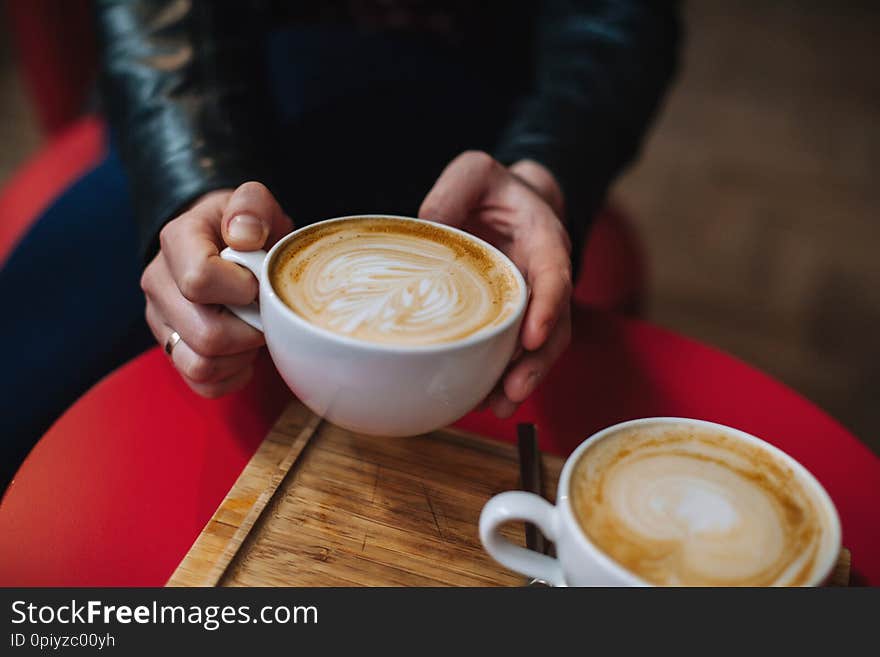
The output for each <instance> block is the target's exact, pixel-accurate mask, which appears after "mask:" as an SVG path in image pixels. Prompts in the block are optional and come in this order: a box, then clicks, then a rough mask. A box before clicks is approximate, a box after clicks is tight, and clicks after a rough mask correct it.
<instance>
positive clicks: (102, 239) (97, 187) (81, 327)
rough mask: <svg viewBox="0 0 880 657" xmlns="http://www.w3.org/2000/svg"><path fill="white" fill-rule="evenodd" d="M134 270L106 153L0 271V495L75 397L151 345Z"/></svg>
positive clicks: (121, 199) (115, 172)
mask: <svg viewBox="0 0 880 657" xmlns="http://www.w3.org/2000/svg"><path fill="white" fill-rule="evenodd" d="M141 269H142V268H141V263H140V260H139V258H138V257H137V239H136V232H135V225H134V217H133V213H132V205H131V199H130V198H129V195H128V190H127V186H126V181H125V177H124V174H123V171H122V166H121V164H120V162H119V160H118V159H117V158H116V157H115V156H114V155H112V154H111V155H109V156H108V157H107V158H106V159H105V160H104V161H103V162H102V163H101V164H100V165H99V166H98V167H97V168H95V169H94V170H93V171H90V172H89V173H88V174H86V175H85V176H84V177H83V178H82V179H80V180H79V181H78V182H76V183H75V184H74V185H73V186H72V187H70V188H69V189H68V190H67V191H66V192H65V193H64V194H62V195H61V197H60V198H58V199H57V200H56V201H55V202H54V203H53V204H52V205H51V206H50V207H49V208H48V210H46V212H45V213H44V214H43V216H42V217H41V218H40V219H39V220H38V221H37V222H36V224H35V225H34V226H33V227H32V229H31V230H30V231H29V232H28V233H27V234H26V235H25V237H24V239H23V240H22V242H21V244H20V245H19V246H18V248H17V249H16V250H15V251H14V252H13V253H12V254H11V256H10V258H9V260H8V261H7V262H6V264H5V265H4V267H3V269H2V270H0V299H3V304H4V319H3V322H2V323H0V350H2V352H0V353H2V356H0V362H2V363H3V372H2V375H0V491H2V490H3V488H4V487H5V485H6V483H8V480H9V479H11V477H12V475H13V474H14V473H15V470H16V469H17V468H18V465H19V464H20V463H21V461H22V459H23V458H24V457H25V456H26V455H27V453H28V452H29V451H30V448H31V447H32V445H33V444H34V442H35V441H36V440H37V439H38V438H39V437H40V436H41V435H42V434H43V432H45V431H46V429H48V428H49V426H50V425H51V424H52V423H53V422H54V421H55V419H56V418H57V417H58V416H59V415H60V414H61V413H62V412H63V411H64V410H65V409H66V408H67V407H68V406H69V405H70V404H71V403H72V402H73V401H75V400H76V398H77V397H78V396H79V395H80V394H82V393H83V392H84V391H85V390H87V389H88V388H89V387H90V386H91V385H92V384H94V383H95V382H96V381H98V379H100V378H101V377H102V376H104V375H105V374H107V373H108V372H110V371H111V370H112V369H113V368H115V367H116V366H118V365H120V364H122V363H124V362H125V361H126V360H128V359H129V358H131V357H133V356H135V355H136V354H138V353H139V352H141V351H143V350H144V349H145V348H146V347H148V346H149V345H150V344H151V341H152V335H151V334H150V332H149V330H148V328H147V325H146V321H145V320H144V296H143V293H142V292H141V290H140V285H139V280H140V274H141Z"/></svg>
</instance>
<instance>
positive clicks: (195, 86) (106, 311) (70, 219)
mask: <svg viewBox="0 0 880 657" xmlns="http://www.w3.org/2000/svg"><path fill="white" fill-rule="evenodd" d="M342 4H344V5H345V6H346V7H348V9H346V10H345V11H342V10H341V9H338V7H339V6H340V5H342ZM369 4H370V3H357V2H345V3H340V2H331V1H329V0H328V1H327V2H322V3H302V2H299V3H284V4H281V5H279V7H275V6H273V4H272V3H269V2H265V1H263V2H254V3H251V5H247V6H248V7H253V11H243V9H242V7H243V5H242V4H239V3H235V4H234V5H233V4H229V5H227V4H226V3H220V2H201V1H200V0H193V1H192V2H191V3H187V2H170V1H169V2H147V1H146V0H139V1H136V2H128V1H126V2H108V1H104V2H99V7H98V17H99V23H100V25H101V33H102V36H103V40H104V62H105V63H104V86H105V94H104V101H105V109H106V111H107V114H108V117H109V119H110V123H111V126H112V128H113V130H114V133H115V139H116V144H117V147H114V148H113V149H112V150H111V153H110V154H109V155H108V157H107V159H106V160H105V161H104V162H103V163H102V164H101V165H100V166H98V167H97V168H96V169H95V170H94V171H92V172H89V173H88V174H87V175H86V176H84V177H83V178H82V179H81V180H80V181H78V182H77V183H75V184H74V185H73V186H72V187H71V188H70V189H69V190H68V191H67V192H66V193H65V194H64V195H63V196H62V197H61V198H60V199H58V200H57V201H56V202H55V203H54V204H53V205H52V206H51V207H50V208H49V209H48V210H47V211H46V212H45V213H44V215H43V217H42V218H41V219H40V220H39V221H38V222H37V223H36V224H35V225H34V227H33V228H32V229H31V231H30V232H29V233H28V234H27V236H26V237H25V238H24V240H23V241H22V243H21V245H20V246H19V248H18V249H17V250H16V251H15V252H14V253H13V255H12V256H11V257H10V259H9V260H8V261H7V262H6V263H5V265H4V267H3V269H2V272H0V296H2V298H3V299H5V300H6V301H7V303H8V305H9V307H10V308H15V309H16V311H15V314H16V321H14V322H0V345H3V346H2V349H3V353H2V361H3V362H4V363H5V364H6V365H7V368H6V376H5V377H3V378H0V388H2V390H0V400H2V404H3V407H2V410H0V418H2V420H0V423H2V426H0V492H2V490H3V487H4V485H5V482H6V479H8V477H10V476H11V475H12V473H14V472H15V470H16V469H17V467H18V464H19V463H20V461H21V459H23V458H24V456H25V455H26V454H27V452H28V451H29V450H30V448H31V446H32V445H33V444H34V442H35V441H36V440H37V439H38V438H39V437H40V436H41V435H42V434H43V432H44V431H45V430H46V429H47V428H48V427H49V426H50V424H51V423H52V422H54V420H55V419H56V418H57V416H58V415H59V414H60V413H61V412H63V411H64V409H65V408H67V406H69V405H70V404H71V403H73V402H74V401H75V400H76V399H77V397H79V396H80V395H81V394H83V393H84V392H85V391H86V390H87V389H88V387H89V386H91V385H92V384H93V383H95V382H96V381H97V380H98V379H99V378H101V377H102V376H104V375H105V374H106V373H108V372H109V371H110V370H112V369H113V368H115V367H117V366H118V365H121V364H122V363H124V362H125V361H126V360H128V359H129V358H131V357H132V356H134V355H135V354H137V353H139V352H140V351H141V350H143V349H145V348H146V347H147V346H149V345H150V344H152V343H153V341H152V337H151V336H150V334H149V331H148V329H147V327H146V323H145V321H144V315H143V310H144V298H143V294H142V293H141V290H140V288H139V285H138V280H139V277H140V273H141V271H142V269H143V261H142V259H141V257H142V256H147V257H151V256H152V254H153V252H154V249H155V248H156V247H155V241H156V235H157V233H158V231H159V229H160V228H161V226H162V225H163V224H164V222H166V221H167V220H168V219H170V218H172V217H173V216H174V215H175V213H176V212H177V211H178V210H179V209H180V208H181V207H182V206H184V205H186V204H187V203H188V202H189V201H191V200H193V199H194V198H196V197H197V196H200V195H201V194H203V193H205V192H207V191H209V190H211V189H216V188H220V187H234V186H236V185H238V184H239V183H241V182H244V181H245V180H249V179H257V180H262V181H266V182H268V184H269V185H270V187H271V188H272V190H273V191H274V192H275V193H276V195H277V196H278V197H279V199H280V200H281V202H282V205H283V206H284V208H285V210H286V211H287V212H288V213H289V214H290V215H291V216H292V217H293V219H294V221H296V223H297V224H298V225H302V224H305V223H308V222H310V221H314V220H317V219H324V218H329V217H333V216H340V215H343V214H354V213H368V212H388V213H396V214H409V215H412V214H414V213H415V212H416V211H417V210H418V207H419V204H420V202H421V200H422V198H423V197H424V195H425V194H426V193H427V192H428V190H429V189H430V187H431V185H432V183H433V182H434V180H435V179H436V177H437V175H438V174H439V173H440V171H441V169H442V167H443V166H445V165H446V164H447V163H448V162H449V160H451V159H452V158H453V157H454V156H455V155H457V154H458V153H460V152H461V151H463V150H465V149H467V148H478V149H482V150H486V151H489V152H494V153H495V154H496V155H497V156H498V157H499V158H500V159H502V160H503V161H505V162H513V161H515V160H518V159H520V158H526V157H530V158H533V159H536V160H538V161H540V162H543V163H545V164H546V165H547V166H549V167H550V168H551V170H553V171H554V173H555V174H556V175H557V177H558V178H559V179H560V181H561V182H562V185H563V187H564V192H565V194H566V198H567V202H568V208H569V209H568V216H569V222H570V224H571V225H572V226H573V233H574V238H575V240H574V241H575V243H576V244H580V243H581V241H582V237H583V233H584V231H585V230H586V226H587V222H588V218H589V217H590V216H591V215H592V211H593V209H594V208H595V207H597V205H598V204H599V203H600V201H601V197H602V195H603V194H604V192H605V189H606V187H607V184H608V182H609V180H610V179H611V177H612V176H613V175H614V174H615V173H616V172H617V171H618V170H619V169H620V167H621V166H622V165H623V164H624V163H625V162H626V161H627V160H628V159H629V158H631V157H632V155H633V154H634V152H635V149H636V147H637V144H638V141H639V137H640V136H641V134H642V132H643V131H644V130H645V127H646V125H647V123H648V120H649V117H650V115H651V113H652V112H653V111H654V108H655V106H656V103H657V102H658V98H659V96H660V93H661V89H662V88H663V85H664V84H665V82H666V80H667V79H668V78H669V75H670V73H671V70H672V67H673V62H674V53H675V39H676V27H675V25H676V23H675V20H674V14H673V11H672V9H671V8H670V7H669V6H666V5H661V4H660V3H654V2H644V3H636V2H620V3H586V2H584V3H575V2H571V3H560V2H552V3H547V7H545V8H544V14H543V18H542V19H541V21H540V23H538V25H539V26H540V28H539V32H537V33H536V34H535V35H534V36H536V37H537V39H538V47H537V51H536V53H537V55H536V58H535V59H534V60H532V47H533V38H532V36H533V35H532V31H533V30H532V27H531V26H532V24H533V23H532V22H531V17H532V16H534V13H533V12H532V13H530V11H531V10H530V11H526V10H524V9H522V7H525V6H526V5H524V4H523V5H520V4H517V5H516V7H517V11H516V12H513V11H510V10H509V9H507V10H504V9H502V8H501V5H499V6H495V5H493V4H491V3H490V4H488V5H485V6H486V7H488V8H489V9H490V10H491V11H490V12H489V13H486V10H480V11H478V10H476V9H473V7H477V6H481V7H482V6H483V5H482V4H481V3H473V2H458V3H455V2H447V3H443V4H442V5H440V9H441V10H444V11H447V12H448V13H447V14H444V13H443V11H440V10H438V12H439V13H437V12H431V11H428V10H427V9H426V7H427V6H428V5H430V4H431V3H429V2H424V1H423V2H420V3H418V8H419V11H418V12H413V13H412V15H411V16H410V19H411V20H409V21H407V20H404V19H402V18H401V17H400V16H399V15H396V14H395V17H393V18H394V20H393V21H391V22H392V23H393V25H400V26H401V27H400V28H392V27H389V26H388V23H389V20H388V17H387V16H385V17H382V16H380V17H379V18H378V19H377V18H376V16H375V14H373V13H370V12H367V13H365V14H357V15H355V16H352V15H351V12H350V7H351V6H361V5H369ZM379 4H383V5H384V4H387V3H379ZM398 4H400V3H398ZM404 4H406V3H404ZM504 6H505V7H510V6H511V5H508V4H505V5H504ZM660 7H663V8H662V9H660ZM450 8H451V9H450ZM334 12H335V13H334ZM347 12H348V13H347ZM481 12H482V13H481ZM450 13H451V17H450ZM413 17H415V18H413ZM532 61H534V62H535V65H534V66H533V65H532V64H531V63H530V62H532ZM535 68H536V69H537V72H536V74H535V70H534V69H535ZM533 74H534V75H533ZM117 152H119V155H118V156H117ZM123 164H124V165H125V171H127V173H128V175H127V176H126V173H125V172H124V171H123ZM129 187H131V188H132V190H133V194H129V192H128V188H129ZM135 217H136V218H135ZM136 223H137V230H136V229H135V225H136ZM139 251H140V255H138V252H139Z"/></svg>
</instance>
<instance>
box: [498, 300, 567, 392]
mask: <svg viewBox="0 0 880 657" xmlns="http://www.w3.org/2000/svg"><path fill="white" fill-rule="evenodd" d="M570 341H571V310H570V308H568V307H566V309H565V310H564V311H563V313H562V315H561V316H560V317H559V320H558V321H557V323H556V326H555V327H554V329H553V332H552V333H551V334H550V337H549V338H548V339H547V341H546V342H545V343H544V345H543V346H542V347H541V348H540V349H538V350H537V351H527V352H525V354H524V355H523V356H522V357H521V358H520V359H519V360H518V361H517V362H516V363H515V364H514V365H513V367H512V368H511V369H510V371H509V372H508V373H507V375H506V376H505V377H504V382H503V386H502V388H503V391H504V396H505V397H506V398H507V399H508V400H510V401H511V402H513V403H515V404H519V403H522V402H523V401H525V399H526V397H528V396H529V395H530V394H532V392H534V390H535V388H537V387H538V384H539V383H540V382H541V380H542V379H543V378H544V375H546V374H547V372H548V371H549V370H550V367H551V366H552V365H553V363H554V362H556V359H557V358H559V357H560V356H561V355H562V352H564V351H565V348H566V347H568V344H569V342H570Z"/></svg>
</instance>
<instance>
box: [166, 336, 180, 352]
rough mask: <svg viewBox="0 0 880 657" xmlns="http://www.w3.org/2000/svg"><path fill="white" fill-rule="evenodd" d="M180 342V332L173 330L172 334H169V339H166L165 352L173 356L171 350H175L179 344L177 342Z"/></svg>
mask: <svg viewBox="0 0 880 657" xmlns="http://www.w3.org/2000/svg"><path fill="white" fill-rule="evenodd" d="M178 342H180V333H178V332H177V331H171V335H169V336H168V339H167V340H165V353H166V354H168V356H169V357H170V356H171V352H172V351H174V347H176V346H177V343H178Z"/></svg>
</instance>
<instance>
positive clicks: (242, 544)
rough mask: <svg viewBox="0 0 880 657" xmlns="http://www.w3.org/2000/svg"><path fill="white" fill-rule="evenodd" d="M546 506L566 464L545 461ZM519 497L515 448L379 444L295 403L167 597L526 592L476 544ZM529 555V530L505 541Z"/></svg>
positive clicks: (469, 440)
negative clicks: (293, 591) (283, 589)
mask: <svg viewBox="0 0 880 657" xmlns="http://www.w3.org/2000/svg"><path fill="white" fill-rule="evenodd" d="M543 463H544V480H545V481H546V482H547V490H546V491H545V492H546V494H547V496H548V497H550V498H551V499H552V498H553V497H555V484H556V481H557V480H558V478H559V472H560V470H561V467H562V463H563V462H562V460H561V459H559V458H557V457H553V456H547V455H545V456H544V457H543ZM518 487H519V463H518V458H517V452H516V448H515V447H514V446H513V445H508V444H505V443H499V442H497V441H493V440H488V439H485V438H480V437H477V436H472V435H468V434H464V433H461V432H457V431H452V430H444V431H438V432H435V433H433V434H429V435H426V436H420V437H415V438H375V437H370V436H364V435H359V434H353V433H351V432H348V431H345V430H343V429H340V428H338V427H335V426H333V425H331V424H328V423H322V422H321V421H320V420H319V419H318V418H316V417H315V416H314V415H312V414H311V413H310V412H309V411H308V410H307V409H306V408H305V407H304V406H302V405H301V404H300V403H299V402H294V403H292V404H291V405H290V406H289V407H288V408H287V409H286V410H285V412H284V413H283V414H282V416H281V418H280V419H279V421H278V422H277V423H276V425H275V427H274V428H273V430H272V431H271V433H270V434H269V436H268V437H267V438H266V440H265V441H264V442H263V444H262V445H261V446H260V448H259V449H258V450H257V452H256V454H255V455H254V457H253V458H252V459H251V461H250V463H249V464H248V465H247V466H246V467H245V469H244V470H243V471H242V473H241V475H240V476H239V478H238V481H236V483H235V485H234V486H233V487H232V489H231V490H230V491H229V494H228V495H227V496H226V498H225V499H224V501H223V503H222V504H221V505H220V507H219V508H218V509H217V512H216V513H215V514H214V517H213V518H211V520H210V521H209V522H208V524H207V525H206V527H205V529H204V530H203V531H202V533H201V535H200V536H199V537H198V539H197V540H196V542H195V543H194V544H193V546H192V548H190V550H189V552H188V553H187V555H186V557H185V558H184V559H183V561H182V562H181V564H180V566H179V567H178V568H177V570H176V571H175V572H174V574H173V575H172V576H171V578H170V580H169V581H168V585H169V586H503V585H509V586H519V585H522V584H523V583H524V579H523V577H521V576H519V575H517V574H516V573H513V572H511V571H509V570H507V569H506V568H504V567H502V566H500V565H498V564H497V563H495V562H494V561H493V560H492V559H491V558H490V557H489V556H488V555H487V554H486V553H485V551H484V550H483V549H482V547H481V545H480V541H479V537H478V536H477V522H478V519H479V514H480V511H481V509H482V508H483V505H484V504H485V503H486V501H487V500H488V499H489V498H490V497H491V496H492V495H494V494H496V493H500V492H502V491H505V490H510V489H515V488H518ZM505 533H506V534H507V536H508V538H510V539H511V540H513V541H515V542H517V543H519V544H520V545H522V544H524V534H523V529H522V526H521V525H519V526H511V527H509V528H507V529H506V530H505Z"/></svg>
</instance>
